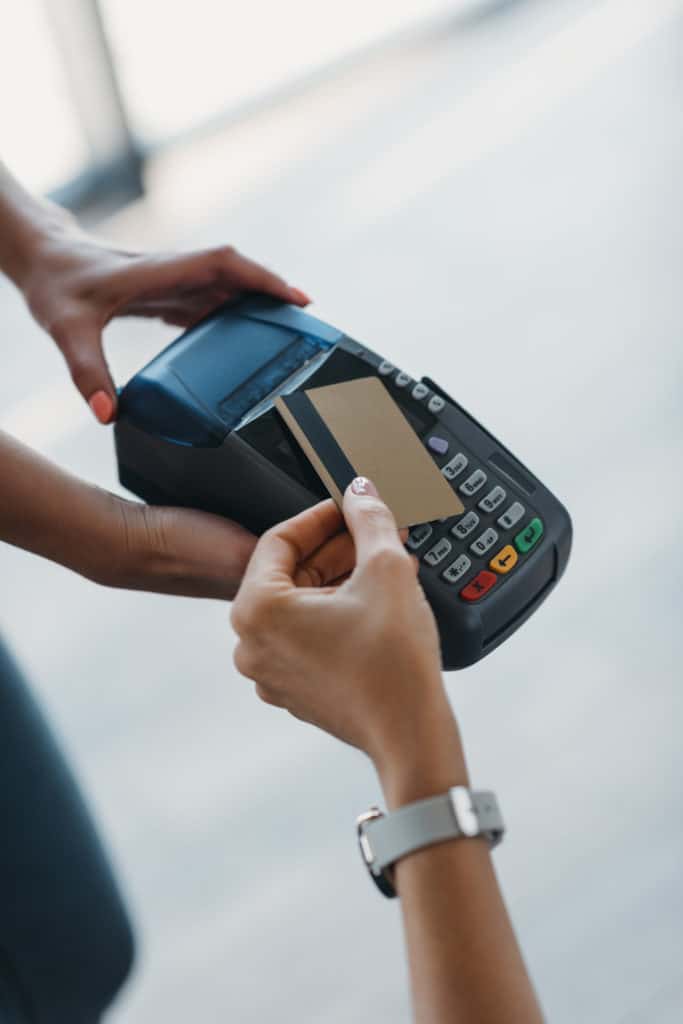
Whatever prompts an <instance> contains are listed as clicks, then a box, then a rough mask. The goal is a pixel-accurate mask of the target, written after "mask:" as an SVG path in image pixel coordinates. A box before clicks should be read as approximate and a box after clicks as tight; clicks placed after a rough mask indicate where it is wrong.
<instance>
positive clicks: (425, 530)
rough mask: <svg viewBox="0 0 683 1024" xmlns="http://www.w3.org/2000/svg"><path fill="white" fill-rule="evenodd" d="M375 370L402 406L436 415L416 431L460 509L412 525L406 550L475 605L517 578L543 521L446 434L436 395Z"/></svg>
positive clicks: (390, 368) (389, 369) (387, 368)
mask: <svg viewBox="0 0 683 1024" xmlns="http://www.w3.org/2000/svg"><path fill="white" fill-rule="evenodd" d="M374 365H375V366H376V368H377V370H378V372H379V374H380V375H381V376H382V377H384V378H385V380H386V382H387V384H388V385H389V387H390V390H392V391H394V397H395V398H396V400H397V402H398V403H399V405H401V403H404V402H405V399H407V400H408V402H409V403H410V401H411V400H412V401H414V402H418V403H419V404H420V405H422V406H424V407H426V408H427V409H428V410H429V412H430V413H431V414H432V415H433V416H435V417H437V422H436V424H433V425H432V426H431V427H430V428H428V429H427V431H426V432H425V433H424V434H423V433H422V432H420V433H421V436H422V437H423V442H424V444H425V446H426V448H427V449H428V451H429V452H430V454H431V455H432V457H433V458H434V460H435V462H436V463H437V465H438V466H439V469H440V470H441V472H442V474H443V476H444V477H445V479H446V480H447V481H448V482H449V483H450V485H451V487H453V488H454V489H455V490H456V491H457V493H458V497H459V498H460V499H461V501H462V502H463V504H464V506H465V509H464V512H463V513H462V515H460V516H458V517H457V518H454V517H450V518H448V519H445V520H441V521H439V522H433V523H421V524H420V525H418V526H413V527H412V528H411V530H410V533H409V535H408V540H407V541H406V547H407V548H408V550H409V551H413V552H418V553H419V555H420V556H421V562H422V566H423V571H426V572H431V571H434V572H435V573H437V574H438V576H439V579H440V580H441V582H442V584H443V586H445V587H449V588H452V589H453V593H454V595H455V596H456V597H459V599H460V600H462V601H464V602H466V603H470V604H473V603H476V602H477V601H480V600H482V599H483V598H485V597H486V596H487V595H488V594H489V593H491V592H492V591H493V592H496V591H497V590H498V588H499V587H500V586H503V585H504V583H505V582H506V581H507V580H508V579H510V578H514V576H515V574H516V572H518V571H519V570H520V567H521V566H522V565H523V563H524V561H525V560H526V559H527V558H529V557H531V556H532V555H533V553H534V552H535V550H536V547H537V545H538V544H539V543H540V541H541V539H542V537H543V522H542V520H541V519H540V518H539V517H538V516H537V515H536V514H535V512H534V511H533V509H531V508H529V507H528V504H527V503H526V501H525V503H524V504H522V502H521V501H519V500H517V499H516V497H515V495H514V494H512V495H511V494H510V486H509V484H506V483H504V481H502V480H500V481H499V480H496V478H495V476H496V474H495V473H494V472H493V471H492V468H491V464H486V466H485V468H484V466H482V465H477V462H478V461H479V460H477V459H475V458H474V457H473V456H472V454H471V452H470V451H468V450H467V446H466V445H463V444H461V443H460V442H459V440H458V439H457V438H456V437H454V436H453V435H452V434H450V433H449V431H448V429H447V428H446V426H445V424H444V423H443V420H442V419H441V418H440V413H442V412H443V410H444V409H445V407H446V401H445V399H444V398H443V397H442V396H441V395H438V394H434V392H433V391H432V390H431V389H430V388H429V387H428V386H427V385H426V384H423V383H422V382H416V381H415V380H414V379H413V378H412V377H411V376H410V375H409V374H407V373H405V372H404V371H403V370H400V369H397V367H395V366H394V365H393V364H392V363H389V362H388V361H387V360H384V361H382V362H381V363H380V364H379V366H377V364H376V363H375V364H374ZM404 396H405V397H404ZM466 471H467V472H466Z"/></svg>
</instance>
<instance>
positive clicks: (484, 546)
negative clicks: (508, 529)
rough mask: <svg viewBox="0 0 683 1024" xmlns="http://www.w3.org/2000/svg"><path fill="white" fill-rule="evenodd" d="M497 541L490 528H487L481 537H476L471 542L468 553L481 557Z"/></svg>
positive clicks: (494, 532) (495, 534)
mask: <svg viewBox="0 0 683 1024" xmlns="http://www.w3.org/2000/svg"><path fill="white" fill-rule="evenodd" d="M497 540H498V534H497V533H496V531H495V530H494V529H493V527H492V526H489V528H488V530H484V532H483V533H482V535H481V537H477V539H476V540H475V541H472V543H471V544H470V551H472V552H473V553H474V554H475V555H479V557H481V556H482V555H485V554H486V552H487V551H490V550H491V548H492V547H493V545H494V544H495V543H496V541H497Z"/></svg>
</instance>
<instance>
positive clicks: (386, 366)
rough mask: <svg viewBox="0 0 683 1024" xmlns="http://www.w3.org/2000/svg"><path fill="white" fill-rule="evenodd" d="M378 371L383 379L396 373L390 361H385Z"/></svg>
mask: <svg viewBox="0 0 683 1024" xmlns="http://www.w3.org/2000/svg"><path fill="white" fill-rule="evenodd" d="M377 369H378V371H379V373H381V374H382V376H383V377H388V376H389V374H390V373H393V372H394V370H395V366H394V364H393V363H390V362H389V360H388V359H383V360H382V362H381V363H380V364H379V366H378V367H377Z"/></svg>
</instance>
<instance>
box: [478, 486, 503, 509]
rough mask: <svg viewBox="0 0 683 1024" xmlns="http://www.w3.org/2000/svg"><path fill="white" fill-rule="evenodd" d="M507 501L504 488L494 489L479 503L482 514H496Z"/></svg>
mask: <svg viewBox="0 0 683 1024" xmlns="http://www.w3.org/2000/svg"><path fill="white" fill-rule="evenodd" d="M504 501H505V491H504V490H503V488H502V487H494V488H493V489H492V490H490V491H489V493H488V494H486V495H484V497H483V498H482V499H481V501H480V502H479V508H480V509H481V510H482V512H495V511H496V509H497V508H498V506H499V505H502V504H503V502H504Z"/></svg>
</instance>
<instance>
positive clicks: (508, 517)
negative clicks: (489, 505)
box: [498, 501, 525, 530]
mask: <svg viewBox="0 0 683 1024" xmlns="http://www.w3.org/2000/svg"><path fill="white" fill-rule="evenodd" d="M524 512H525V509H524V505H522V504H521V503H520V502H519V501H515V502H514V503H513V504H512V505H510V508H509V509H507V511H506V512H503V514H502V516H500V517H499V518H498V525H499V526H502V528H503V529H504V530H511V529H512V527H513V526H516V525H517V523H518V522H519V521H520V519H521V518H522V516H523V515H524Z"/></svg>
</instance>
